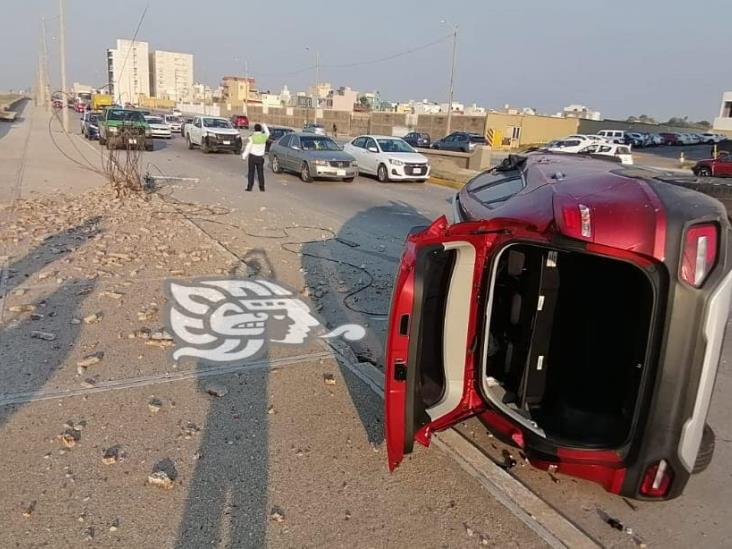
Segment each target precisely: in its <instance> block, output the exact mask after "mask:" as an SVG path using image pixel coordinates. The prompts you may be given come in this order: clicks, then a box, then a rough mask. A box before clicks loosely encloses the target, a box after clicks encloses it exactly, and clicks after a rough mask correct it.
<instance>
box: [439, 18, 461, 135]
mask: <svg viewBox="0 0 732 549" xmlns="http://www.w3.org/2000/svg"><path fill="white" fill-rule="evenodd" d="M442 22H443V23H447V24H448V25H451V26H452V62H451V63H450V95H449V98H448V100H447V134H448V135H449V134H450V129H451V125H452V98H453V94H454V92H455V52H456V50H457V33H458V27H457V25H452V24H451V23H449V22H448V21H447V20H444V19H443V21H442Z"/></svg>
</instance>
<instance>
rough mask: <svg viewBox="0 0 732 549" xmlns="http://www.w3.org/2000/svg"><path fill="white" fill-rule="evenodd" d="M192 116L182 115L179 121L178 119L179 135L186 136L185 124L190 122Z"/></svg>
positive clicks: (191, 121)
mask: <svg viewBox="0 0 732 549" xmlns="http://www.w3.org/2000/svg"><path fill="white" fill-rule="evenodd" d="M194 118H195V117H193V116H183V117H181V121H180V135H181V137H185V136H186V133H185V132H186V124H192V123H193V119H194Z"/></svg>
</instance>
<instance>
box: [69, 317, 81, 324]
mask: <svg viewBox="0 0 732 549" xmlns="http://www.w3.org/2000/svg"><path fill="white" fill-rule="evenodd" d="M71 324H74V325H78V324H81V319H80V318H72V319H71Z"/></svg>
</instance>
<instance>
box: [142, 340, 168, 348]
mask: <svg viewBox="0 0 732 549" xmlns="http://www.w3.org/2000/svg"><path fill="white" fill-rule="evenodd" d="M145 345H147V346H148V347H159V348H161V349H166V348H168V347H173V346H174V345H175V341H173V340H172V339H148V340H147V341H146V342H145Z"/></svg>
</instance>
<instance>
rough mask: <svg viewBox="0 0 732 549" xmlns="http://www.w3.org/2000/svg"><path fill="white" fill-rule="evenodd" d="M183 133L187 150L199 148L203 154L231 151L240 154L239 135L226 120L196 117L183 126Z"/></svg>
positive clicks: (215, 117)
mask: <svg viewBox="0 0 732 549" xmlns="http://www.w3.org/2000/svg"><path fill="white" fill-rule="evenodd" d="M184 132H185V136H184V137H185V138H186V143H187V145H188V148H189V149H192V148H193V147H200V148H201V150H202V151H203V152H205V153H209V152H216V151H231V152H235V153H236V154H241V149H242V143H241V134H240V133H239V130H237V129H236V128H234V127H233V126H232V125H231V122H229V120H227V119H226V118H220V117H218V116H196V117H195V118H194V119H193V122H191V123H189V124H186V125H185V126H184Z"/></svg>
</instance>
